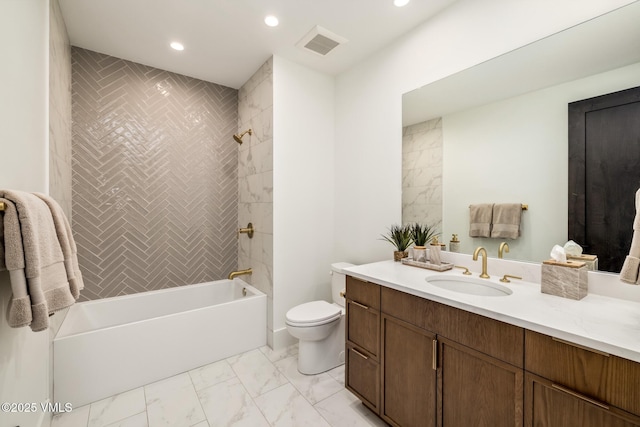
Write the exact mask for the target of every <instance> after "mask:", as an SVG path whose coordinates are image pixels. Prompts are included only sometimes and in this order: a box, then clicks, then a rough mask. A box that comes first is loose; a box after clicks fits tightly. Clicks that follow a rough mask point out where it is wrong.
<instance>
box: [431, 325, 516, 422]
mask: <svg viewBox="0 0 640 427" xmlns="http://www.w3.org/2000/svg"><path fill="white" fill-rule="evenodd" d="M438 341H439V342H440V347H439V350H440V354H439V364H440V370H439V375H438V391H439V394H438V408H439V409H440V414H439V421H440V424H439V425H440V426H443V427H468V426H486V427H502V426H504V427H507V426H509V427H513V426H518V427H520V426H522V424H523V373H522V369H521V368H517V367H515V366H513V365H510V364H508V363H505V362H502V361H500V360H498V359H495V358H493V357H491V356H487V355H486V354H483V353H480V352H478V351H475V350H472V349H470V348H468V347H465V346H463V345H461V344H458V343H456V342H453V341H451V340H448V339H446V338H442V337H440V336H439V337H438Z"/></svg>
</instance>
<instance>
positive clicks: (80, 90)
mask: <svg viewBox="0 0 640 427" xmlns="http://www.w3.org/2000/svg"><path fill="white" fill-rule="evenodd" d="M72 63H73V66H72V71H73V79H72V82H73V84H72V93H73V97H72V99H73V108H72V113H73V199H72V200H73V225H72V226H73V230H74V236H75V239H76V243H77V244H78V256H79V260H80V267H81V269H82V272H83V275H84V280H85V287H86V288H85V290H84V291H83V292H82V298H83V299H96V298H104V297H111V296H115V295H123V294H130V293H135V292H142V291H148V290H154V289H161V288H167V287H172V286H180V285H186V284H192V283H200V282H205V281H210V280H218V279H221V278H226V276H227V275H228V273H229V272H230V271H232V270H235V269H236V268H237V245H238V243H237V239H236V228H237V227H236V223H237V218H238V144H237V143H236V142H235V141H234V140H233V134H234V133H235V132H236V128H237V124H238V123H237V120H238V91H237V90H235V89H231V88H228V87H224V86H220V85H217V84H213V83H208V82H204V81H201V80H197V79H193V78H189V77H186V76H182V75H178V74H174V73H170V72H167V71H163V70H158V69H155V68H151V67H147V66H144V65H140V64H136V63H133V62H130V61H125V60H122V59H118V58H114V57H110V56H107V55H102V54H99V53H96V52H92V51H88V50H84V49H80V48H73V49H72Z"/></svg>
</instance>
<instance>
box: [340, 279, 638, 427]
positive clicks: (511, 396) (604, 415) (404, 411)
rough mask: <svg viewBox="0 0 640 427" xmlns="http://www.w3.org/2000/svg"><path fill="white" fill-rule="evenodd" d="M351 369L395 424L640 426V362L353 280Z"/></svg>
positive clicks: (362, 390) (372, 404) (369, 401)
mask: <svg viewBox="0 0 640 427" xmlns="http://www.w3.org/2000/svg"><path fill="white" fill-rule="evenodd" d="M355 303H357V304H355ZM362 306H364V307H362ZM352 322H353V323H352ZM356 357H357V358H356ZM434 357H435V358H434ZM434 362H435V363H434ZM346 364H347V366H346V382H347V388H348V389H349V390H351V391H353V392H354V393H355V394H356V395H357V396H358V397H359V398H360V399H361V400H362V401H363V403H364V404H365V405H367V406H368V407H369V408H371V409H372V410H373V411H374V412H375V413H376V414H378V415H379V416H380V417H381V418H382V419H383V420H385V421H386V422H387V423H389V424H391V425H392V426H402V427H411V426H420V427H431V426H438V427H468V426H491V427H501V426H505V427H507V426H516V427H520V426H525V427H632V426H636V427H640V364H639V363H636V362H633V361H630V360H627V359H622V358H619V357H616V356H612V355H608V354H604V353H602V352H599V351H594V350H590V349H588V348H585V347H581V346H577V345H576V344H572V343H568V342H564V341H560V340H557V339H554V338H551V337H549V336H546V335H542V334H539V333H536V332H533V331H529V330H524V329H523V328H520V327H516V326H513V325H510V324H507V323H503V322H500V321H497V320H494V319H490V318H487V317H484V316H481V315H477V314H474V313H471V312H468V311H465V310H461V309H457V308H453V307H449V306H446V305H444V304H440V303H436V302H434V301H430V300H427V299H423V298H420V297H417V296H414V295H410V294H407V293H404V292H400V291H397V290H394V289H391V288H388V287H385V286H378V285H376V284H373V283H368V282H363V281H359V280H357V279H354V278H351V277H348V278H347V358H346Z"/></svg>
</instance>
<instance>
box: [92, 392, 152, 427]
mask: <svg viewBox="0 0 640 427" xmlns="http://www.w3.org/2000/svg"><path fill="white" fill-rule="evenodd" d="M145 409H146V406H145V399H144V389H143V388H142V387H140V388H136V389H134V390H131V391H127V392H125V393H120V394H117V395H115V396H112V397H108V398H106V399H103V400H99V401H97V402H94V403H92V404H91V406H90V410H89V423H88V427H103V426H107V425H109V424H113V423H115V422H116V421H120V420H124V419H125V418H128V417H130V416H132V415H136V414H139V413H140V412H144V410H145Z"/></svg>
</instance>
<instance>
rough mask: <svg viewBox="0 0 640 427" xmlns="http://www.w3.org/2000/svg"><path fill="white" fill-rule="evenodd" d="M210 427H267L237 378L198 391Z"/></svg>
mask: <svg viewBox="0 0 640 427" xmlns="http://www.w3.org/2000/svg"><path fill="white" fill-rule="evenodd" d="M198 396H199V397H200V402H201V403H202V408H203V409H204V412H205V414H206V416H207V420H208V421H209V425H210V426H211V427H226V426H233V427H244V426H246V427H262V426H264V427H268V426H269V423H267V420H265V418H264V416H263V415H262V413H260V410H259V409H258V407H257V406H256V405H255V403H254V402H253V400H252V399H251V396H249V393H248V392H247V390H246V389H245V388H244V386H243V385H242V383H241V382H240V380H239V379H238V378H232V379H230V380H227V381H225V382H222V383H219V384H216V385H214V386H211V387H208V388H205V389H202V390H199V391H198Z"/></svg>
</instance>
